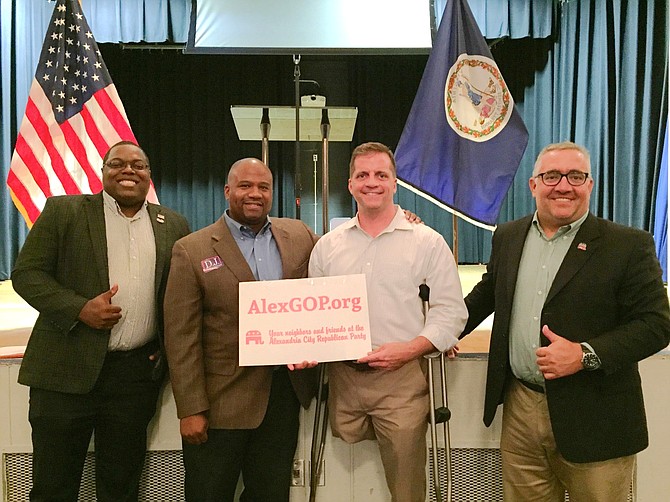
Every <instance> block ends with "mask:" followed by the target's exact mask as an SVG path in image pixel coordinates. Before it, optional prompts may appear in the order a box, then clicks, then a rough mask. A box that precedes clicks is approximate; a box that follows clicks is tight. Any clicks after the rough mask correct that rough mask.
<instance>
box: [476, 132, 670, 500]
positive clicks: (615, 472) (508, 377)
mask: <svg viewBox="0 0 670 502" xmlns="http://www.w3.org/2000/svg"><path fill="white" fill-rule="evenodd" d="M529 185H530V190H531V192H532V194H533V197H534V198H535V201H536V206H537V211H536V212H535V214H534V215H531V216H527V217H525V218H521V219H519V220H516V221H512V222H509V223H505V224H502V225H500V226H499V227H498V228H497V230H496V231H495V233H494V235H493V246H492V252H491V259H490V262H489V264H488V266H487V268H486V272H485V274H484V275H483V276H482V279H481V281H480V282H479V283H478V284H477V285H476V286H475V288H474V289H473V290H472V292H471V293H470V294H469V295H468V296H467V297H466V299H465V302H466V305H467V307H468V311H469V320H468V323H467V325H466V327H465V330H464V335H465V334H467V333H469V332H471V331H472V330H473V329H474V328H475V327H477V326H478V325H479V324H480V323H481V322H482V321H483V320H484V319H485V318H486V317H487V316H488V315H490V314H491V313H492V312H495V316H494V320H493V329H492V333H491V345H490V350H489V362H488V373H487V382H486V398H485V405H484V423H485V424H486V425H487V426H488V425H490V424H491V422H492V420H493V417H494V415H495V413H496V409H497V406H498V404H500V403H503V401H504V405H503V420H502V436H501V440H500V450H501V456H502V463H503V487H504V497H505V500H506V501H514V502H518V501H527V500H528V501H529V500H542V501H557V502H558V501H563V500H564V497H565V493H564V492H565V490H567V491H568V492H569V494H570V499H571V500H578V501H581V500H585V501H592V502H618V501H626V500H627V498H628V492H629V489H630V484H631V479H632V472H633V466H634V458H635V454H636V453H637V452H639V451H641V450H643V449H644V448H646V447H647V445H648V434H647V425H646V418H645V411H644V402H643V399H642V387H641V383H640V374H639V372H638V361H640V360H642V359H644V358H646V357H648V356H650V355H652V354H654V353H656V352H658V351H659V350H662V349H663V348H664V347H666V346H667V345H668V342H669V341H670V312H669V308H668V298H667V294H666V291H665V289H664V286H663V282H662V278H661V269H660V266H659V263H658V260H657V258H656V253H655V249H654V242H653V239H652V237H651V235H650V234H649V233H647V232H644V231H641V230H637V229H633V228H628V227H624V226H621V225H617V224H615V223H612V222H610V221H606V220H604V219H601V218H597V217H596V216H594V215H592V214H590V213H589V199H590V194H591V190H592V189H593V179H592V177H591V167H590V159H589V153H588V151H587V150H586V149H585V148H583V147H581V146H579V145H576V144H574V143H570V142H564V143H558V144H552V145H549V146H548V147H546V148H545V149H544V150H542V152H540V154H539V156H538V158H537V161H536V163H535V168H534V170H533V176H532V177H531V178H530V180H529Z"/></svg>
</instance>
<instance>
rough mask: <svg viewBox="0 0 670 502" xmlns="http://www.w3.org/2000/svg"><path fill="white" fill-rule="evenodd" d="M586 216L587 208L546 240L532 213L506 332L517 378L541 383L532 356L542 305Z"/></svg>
mask: <svg viewBox="0 0 670 502" xmlns="http://www.w3.org/2000/svg"><path fill="white" fill-rule="evenodd" d="M587 216H588V211H587V212H586V213H584V216H582V217H581V218H579V219H578V220H577V221H575V222H573V223H571V224H569V225H565V226H562V227H561V228H559V229H558V231H557V232H556V233H555V234H554V235H553V236H552V237H551V238H550V239H549V238H547V236H546V234H545V233H544V231H543V230H542V227H541V226H540V222H539V221H538V219H537V211H536V212H535V215H534V216H533V223H532V225H531V226H530V229H529V230H528V235H527V236H526V242H525V243H524V246H523V253H522V255H521V262H520V263H519V273H518V275H517V278H516V290H515V291H514V301H513V304H512V317H511V319H510V332H509V357H510V364H511V366H512V372H513V373H514V376H516V377H517V378H519V379H521V380H525V381H527V382H531V383H535V384H539V385H543V384H544V377H543V376H542V373H541V372H540V370H539V368H538V367H537V363H536V359H537V356H536V355H535V351H536V350H537V349H538V347H539V346H540V333H541V329H542V326H540V318H541V315H542V308H543V307H544V302H545V300H546V299H547V293H548V292H549V289H550V288H551V284H552V283H553V282H554V277H556V272H558V269H559V268H560V266H561V263H563V258H565V255H566V254H567V252H568V249H569V248H570V245H571V244H572V241H573V240H574V238H575V235H576V234H577V231H578V230H579V227H580V226H581V225H582V223H583V222H584V220H586V217H587ZM549 327H550V328H551V326H549ZM558 334H559V335H560V333H558Z"/></svg>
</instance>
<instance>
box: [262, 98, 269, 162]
mask: <svg viewBox="0 0 670 502" xmlns="http://www.w3.org/2000/svg"><path fill="white" fill-rule="evenodd" d="M269 151H270V112H269V109H268V108H263V116H262V117H261V160H262V161H263V164H265V165H266V166H268V167H270V158H269Z"/></svg>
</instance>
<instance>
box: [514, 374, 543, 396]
mask: <svg viewBox="0 0 670 502" xmlns="http://www.w3.org/2000/svg"><path fill="white" fill-rule="evenodd" d="M517 380H518V381H519V383H520V384H521V385H523V386H524V387H525V388H526V389H530V390H532V391H534V392H539V393H540V394H544V387H542V386H541V385H538V384H536V383H531V382H526V381H525V380H521V379H520V378H517Z"/></svg>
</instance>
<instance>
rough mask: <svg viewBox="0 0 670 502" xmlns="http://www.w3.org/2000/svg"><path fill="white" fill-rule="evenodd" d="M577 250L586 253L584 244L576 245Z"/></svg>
mask: <svg viewBox="0 0 670 502" xmlns="http://www.w3.org/2000/svg"><path fill="white" fill-rule="evenodd" d="M577 249H579V250H580V251H586V243H585V242H580V243H579V244H577Z"/></svg>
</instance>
